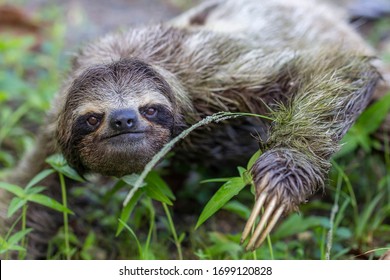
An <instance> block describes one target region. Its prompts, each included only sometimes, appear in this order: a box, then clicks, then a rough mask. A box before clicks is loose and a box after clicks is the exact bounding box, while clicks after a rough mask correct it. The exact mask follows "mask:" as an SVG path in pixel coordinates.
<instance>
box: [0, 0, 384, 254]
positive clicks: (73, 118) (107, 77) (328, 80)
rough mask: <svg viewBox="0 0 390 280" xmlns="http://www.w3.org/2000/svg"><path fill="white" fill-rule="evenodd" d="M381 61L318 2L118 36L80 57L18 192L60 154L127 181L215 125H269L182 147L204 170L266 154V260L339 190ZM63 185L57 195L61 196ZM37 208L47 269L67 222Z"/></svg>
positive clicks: (181, 19)
mask: <svg viewBox="0 0 390 280" xmlns="http://www.w3.org/2000/svg"><path fill="white" fill-rule="evenodd" d="M373 56H374V52H373V51H372V49H371V48H370V47H369V46H368V45H367V44H366V43H365V42H364V41H363V39H362V38H361V37H360V36H359V35H358V34H357V33H356V32H355V30H354V29H353V28H352V27H351V26H349V25H348V24H347V22H346V20H345V17H344V15H343V13H342V11H339V10H337V9H336V8H335V7H330V6H327V5H325V4H324V3H321V2H317V1H313V0H305V1H302V0H299V1H298V0H294V1H291V0H263V1H256V0H245V1H234V0H214V1H206V2H204V3H202V4H200V5H199V6H197V7H195V8H193V9H191V10H189V11H187V12H185V13H184V14H182V15H180V16H178V17H177V18H175V19H173V20H171V21H169V22H166V23H162V24H156V25H149V26H140V27H137V28H131V29H129V30H126V31H123V32H119V33H114V34H109V35H106V36H104V37H102V38H100V39H98V40H96V41H94V42H92V43H90V44H88V45H86V46H85V47H83V48H82V49H81V50H80V51H79V52H78V54H77V55H75V57H74V58H73V61H72V67H71V70H70V71H69V74H68V77H67V78H66V79H65V81H64V83H63V85H62V88H61V89H60V91H59V93H58V94H57V96H56V98H55V100H54V102H53V106H52V109H51V110H50V112H49V113H48V116H47V122H46V125H44V126H43V127H42V129H41V131H40V133H39V135H38V138H37V144H36V147H35V149H34V150H33V151H32V152H31V153H30V154H29V155H27V156H26V157H25V158H24V159H23V160H22V162H21V163H20V165H19V167H18V171H17V172H15V174H17V175H16V176H14V178H10V181H11V182H16V183H18V184H21V185H23V184H26V182H28V181H29V179H31V178H32V177H33V176H34V175H36V174H37V173H38V172H40V171H41V170H43V169H44V168H45V167H46V163H45V159H46V158H47V157H48V156H49V155H51V154H54V153H62V154H63V155H64V157H65V158H66V160H67V162H68V163H69V165H70V166H72V167H73V168H74V169H76V170H77V171H78V172H79V173H80V174H90V173H92V174H100V175H101V176H117V177H120V176H123V175H125V174H131V173H134V172H140V171H142V170H143V168H144V166H145V165H146V164H147V163H148V162H149V161H150V160H151V158H152V157H153V156H154V155H155V154H156V153H157V152H158V151H159V150H160V149H161V148H162V147H163V146H164V145H165V144H166V143H168V142H169V141H170V140H171V139H172V138H173V137H175V136H176V135H178V134H179V133H180V132H181V131H183V130H184V129H185V128H186V127H189V126H190V125H192V124H193V123H195V122H197V121H199V120H201V119H202V118H204V117H206V116H208V115H211V114H213V113H217V112H221V111H228V112H250V113H255V114H262V115H266V116H270V117H271V118H272V121H267V120H264V119H255V118H249V117H245V118H237V119H234V120H232V121H224V122H223V123H221V124H217V125H215V126H213V127H212V128H204V129H200V130H197V131H196V132H195V133H193V134H191V135H190V136H189V138H188V139H186V140H185V141H183V143H182V144H181V145H179V146H178V147H177V148H176V153H177V154H178V155H179V156H178V157H177V158H178V160H179V159H180V160H186V159H187V160H191V161H193V160H195V161H197V162H199V163H201V164H203V163H205V162H208V161H213V162H225V161H228V160H229V161H233V162H240V161H242V160H247V159H248V158H249V157H250V156H251V154H252V153H254V152H256V150H258V149H259V148H260V147H261V149H262V151H263V153H262V155H261V156H260V157H259V158H258V159H257V160H256V162H255V164H254V165H253V167H252V169H251V170H250V172H251V174H252V177H253V182H254V185H255V204H254V206H253V211H252V213H251V215H250V217H249V220H248V222H247V224H246V226H245V228H244V231H243V234H242V242H244V241H246V240H248V239H249V241H248V243H247V245H246V248H247V249H248V250H254V249H255V248H258V247H259V246H260V245H261V243H262V242H263V241H264V239H265V237H266V236H267V235H268V234H269V233H270V231H271V230H272V228H273V227H274V226H275V224H276V223H277V221H278V220H279V219H280V217H281V216H283V215H287V214H288V213H290V212H293V211H296V210H298V208H299V205H300V204H302V203H304V202H306V201H307V200H308V198H309V197H310V196H311V195H313V194H314V193H315V192H316V191H318V190H320V189H322V188H323V187H324V185H325V184H326V176H327V172H328V171H329V168H330V162H329V161H330V157H331V156H332V155H333V154H334V153H335V152H336V151H337V150H338V149H339V146H340V145H339V142H340V140H341V138H342V137H343V135H344V134H345V133H346V132H347V130H348V129H349V128H350V127H351V125H352V124H353V123H354V121H355V120H356V118H357V117H358V116H359V114H360V113H361V112H362V110H363V109H364V108H365V107H366V106H367V104H368V103H369V101H370V98H371V96H372V94H373V92H374V90H375V87H376V85H377V84H378V82H379V80H380V79H381V75H380V73H379V71H378V70H377V67H375V66H374V61H373V60H374V59H373ZM175 160H176V159H175ZM56 186H58V182H57V181H56V180H52V182H50V185H49V186H48V187H49V190H48V192H49V193H50V195H52V196H53V197H58V196H59V188H58V187H56ZM2 196H3V202H2V206H1V207H2V215H3V217H2V220H3V221H2V223H3V224H5V225H6V224H7V223H5V222H4V219H5V218H4V216H5V214H4V212H5V210H4V209H6V202H7V199H6V198H5V197H6V195H5V194H4V195H2ZM8 200H9V198H8ZM262 208H264V212H263V214H262V215H261V218H260V220H259V222H258V223H257V224H256V218H257V217H258V216H259V215H260V212H261V209H262ZM29 209H30V210H29V213H28V221H27V223H28V226H29V227H31V228H33V229H34V231H33V232H32V233H31V234H30V235H31V236H30V242H29V246H30V247H34V246H35V250H34V248H30V247H29V250H30V249H31V251H30V255H29V256H30V257H37V256H38V252H39V250H41V249H36V248H42V246H43V247H44V244H45V242H46V243H47V240H48V238H49V237H50V234H52V232H55V229H56V228H55V225H56V224H58V223H57V222H55V221H54V218H53V217H52V216H53V215H51V214H48V211H47V210H45V209H42V208H40V207H38V206H32V207H31V208H29ZM254 226H255V230H254V232H253V233H252V234H251V229H252V227H254ZM3 228H7V226H4V227H3ZM49 232H51V233H50V234H49ZM31 252H34V253H31Z"/></svg>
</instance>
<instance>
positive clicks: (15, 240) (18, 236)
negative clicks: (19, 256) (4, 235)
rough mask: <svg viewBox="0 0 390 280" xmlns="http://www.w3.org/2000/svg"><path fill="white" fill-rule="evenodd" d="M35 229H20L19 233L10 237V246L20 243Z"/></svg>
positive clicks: (8, 241)
mask: <svg viewBox="0 0 390 280" xmlns="http://www.w3.org/2000/svg"><path fill="white" fill-rule="evenodd" d="M32 230H33V229H32V228H27V229H25V230H21V231H18V232H17V233H15V234H13V235H12V236H11V237H10V238H8V240H7V243H8V245H9V246H11V245H16V244H17V243H19V241H20V240H22V239H23V237H25V236H26V235H27V234H29V233H30V232H31V231H32Z"/></svg>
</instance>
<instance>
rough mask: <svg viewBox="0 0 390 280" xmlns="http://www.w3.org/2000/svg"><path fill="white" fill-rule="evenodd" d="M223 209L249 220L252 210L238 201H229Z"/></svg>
mask: <svg viewBox="0 0 390 280" xmlns="http://www.w3.org/2000/svg"><path fill="white" fill-rule="evenodd" d="M222 209H224V210H227V211H229V212H231V213H234V214H237V215H238V216H240V217H241V218H243V219H248V218H249V215H250V213H251V209H249V208H248V207H247V206H246V205H244V204H242V203H241V202H238V201H237V200H233V201H229V202H228V203H226V204H225V205H224V206H223V207H222Z"/></svg>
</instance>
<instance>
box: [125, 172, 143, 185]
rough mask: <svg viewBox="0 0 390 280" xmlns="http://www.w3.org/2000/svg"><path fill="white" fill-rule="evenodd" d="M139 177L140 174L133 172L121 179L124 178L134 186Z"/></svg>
mask: <svg viewBox="0 0 390 280" xmlns="http://www.w3.org/2000/svg"><path fill="white" fill-rule="evenodd" d="M138 178H139V174H135V173H133V174H130V175H126V176H123V177H122V178H120V179H121V180H123V181H124V182H125V183H126V184H128V185H130V186H134V185H135V182H137V180H138Z"/></svg>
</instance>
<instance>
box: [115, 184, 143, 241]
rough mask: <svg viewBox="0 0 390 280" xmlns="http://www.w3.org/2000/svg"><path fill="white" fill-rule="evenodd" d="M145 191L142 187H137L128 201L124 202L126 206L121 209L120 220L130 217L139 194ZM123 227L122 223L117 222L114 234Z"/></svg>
mask: <svg viewBox="0 0 390 280" xmlns="http://www.w3.org/2000/svg"><path fill="white" fill-rule="evenodd" d="M144 192H145V190H144V189H138V190H137V191H136V192H135V193H134V195H133V197H132V198H131V199H130V201H129V203H127V204H126V206H125V207H124V208H123V209H122V212H121V216H120V220H122V221H124V222H127V220H128V219H129V218H130V215H131V212H133V209H134V207H135V205H136V204H137V202H138V201H139V199H140V197H141V195H142V194H143V193H144ZM123 228H124V224H122V223H119V224H118V229H117V230H116V234H115V235H116V236H118V235H119V234H120V233H121V232H122V230H123Z"/></svg>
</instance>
